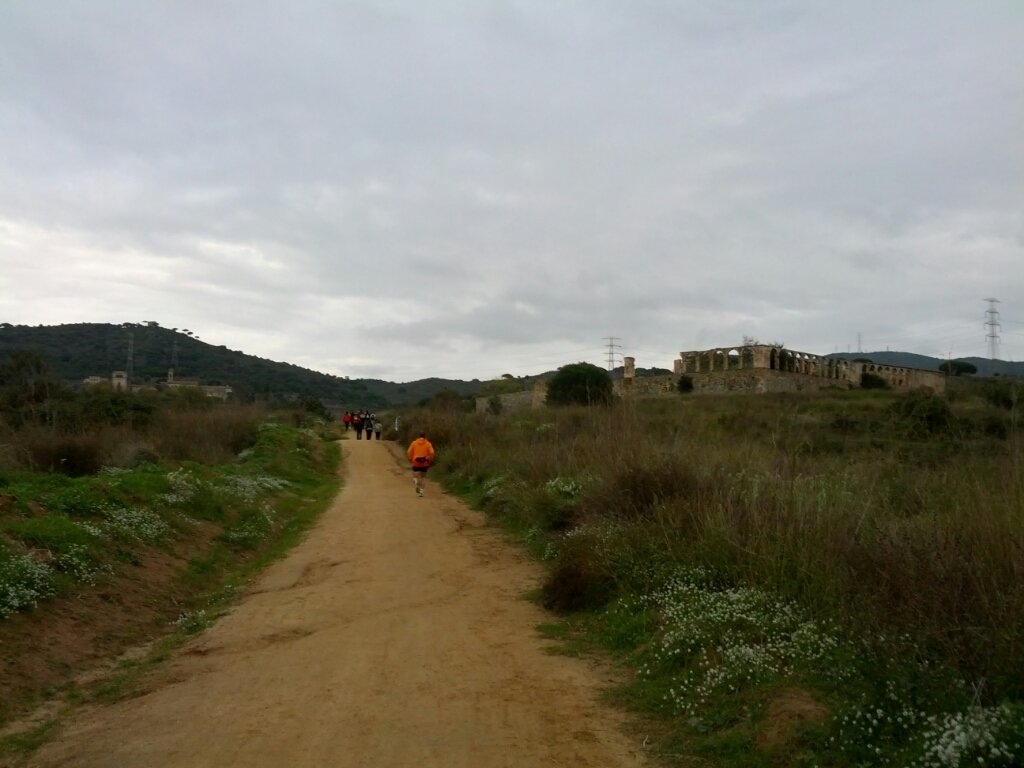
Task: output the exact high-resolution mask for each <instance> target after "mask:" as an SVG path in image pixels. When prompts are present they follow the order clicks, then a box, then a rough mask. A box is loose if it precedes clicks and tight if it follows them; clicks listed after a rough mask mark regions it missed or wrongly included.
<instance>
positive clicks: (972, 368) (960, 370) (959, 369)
mask: <svg viewBox="0 0 1024 768" xmlns="http://www.w3.org/2000/svg"><path fill="white" fill-rule="evenodd" d="M939 370H940V371H942V372H943V373H945V374H946V375H949V376H963V375H965V374H966V375H968V376H970V375H971V374H975V373H977V372H978V366H976V365H974V364H973V363H968V362H967V361H966V360H947V361H946V362H944V363H942V364H940V365H939Z"/></svg>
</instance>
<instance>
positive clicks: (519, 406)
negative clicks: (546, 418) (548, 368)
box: [476, 381, 548, 413]
mask: <svg viewBox="0 0 1024 768" xmlns="http://www.w3.org/2000/svg"><path fill="white" fill-rule="evenodd" d="M491 397H492V396H491V395H488V396H487V397H478V398H477V399H476V412H477V413H487V412H488V410H489V409H490V406H491ZM497 398H498V401H499V402H500V403H501V411H502V413H514V412H515V411H528V410H531V409H533V408H543V407H544V405H545V403H546V402H547V399H548V385H547V384H546V383H545V382H543V381H538V382H536V383H535V384H534V385H533V388H532V389H528V390H526V391H524V392H509V393H507V394H504V395H497Z"/></svg>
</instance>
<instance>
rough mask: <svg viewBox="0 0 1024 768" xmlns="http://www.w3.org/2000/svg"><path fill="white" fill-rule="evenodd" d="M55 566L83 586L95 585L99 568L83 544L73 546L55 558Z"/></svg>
mask: <svg viewBox="0 0 1024 768" xmlns="http://www.w3.org/2000/svg"><path fill="white" fill-rule="evenodd" d="M53 564H54V565H56V566H57V568H59V569H60V570H61V571H63V572H64V573H66V574H68V575H69V576H71V577H72V578H74V580H75V581H78V582H81V583H82V584H95V583H96V574H97V573H99V568H97V567H96V561H95V559H94V558H93V556H92V555H91V554H90V552H89V548H88V547H86V546H83V545H81V544H71V545H69V546H68V548H67V549H66V550H65V551H64V552H61V553H60V554H59V555H57V556H56V557H54V558H53Z"/></svg>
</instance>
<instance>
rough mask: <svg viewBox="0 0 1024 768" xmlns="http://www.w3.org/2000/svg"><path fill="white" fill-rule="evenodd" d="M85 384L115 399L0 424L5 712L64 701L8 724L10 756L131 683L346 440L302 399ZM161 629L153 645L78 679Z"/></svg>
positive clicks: (309, 502) (305, 502)
mask: <svg viewBox="0 0 1024 768" xmlns="http://www.w3.org/2000/svg"><path fill="white" fill-rule="evenodd" d="M90 397H91V398H92V401H95V402H100V403H105V404H106V405H105V406H104V407H103V408H101V409H100V414H99V415H97V414H95V413H94V414H93V415H92V416H91V417H90V418H88V419H84V420H83V419H81V418H79V419H63V420H60V421H58V420H45V421H48V422H49V423H39V420H38V419H29V420H26V419H18V418H10V419H7V420H6V425H2V424H0V661H2V665H0V690H3V691H4V695H3V697H2V702H0V703H2V706H0V726H3V725H4V722H5V721H6V720H9V719H12V718H14V717H16V716H18V715H20V714H21V713H24V712H25V711H27V709H28V708H30V707H32V706H34V705H36V704H38V703H39V702H40V701H42V700H44V699H48V700H49V701H50V703H51V705H52V704H53V703H54V702H57V703H58V704H61V706H57V707H52V706H51V707H48V710H49V712H50V713H51V714H56V715H57V716H56V717H47V718H44V719H42V720H40V721H38V722H33V723H31V724H30V725H31V727H28V728H25V729H19V730H18V731H17V732H14V733H9V734H7V735H6V736H5V737H4V738H3V739H0V755H3V754H9V755H10V754H17V753H21V752H24V751H27V750H31V749H32V748H33V747H35V746H36V745H37V744H38V743H40V742H41V741H42V740H45V738H47V737H48V736H49V735H50V733H51V732H52V731H53V728H54V723H55V721H59V719H60V717H59V715H60V712H61V710H62V709H63V704H65V703H66V704H67V705H68V706H70V705H71V704H74V703H75V702H79V701H82V700H95V699H109V698H116V697H118V696H121V695H126V694H127V693H128V692H130V690H131V689H132V685H133V684H134V682H135V681H136V678H138V676H139V673H140V672H141V671H143V670H145V669H146V668H147V667H148V666H150V665H151V664H152V663H154V662H156V661H159V660H160V659H162V658H164V657H165V656H166V655H167V653H168V652H169V651H170V650H171V649H172V648H173V647H175V645H177V644H179V643H180V642H181V640H182V639H183V638H184V637H186V636H187V635H189V634H192V633H195V632H197V631H199V630H201V629H202V628H203V627H204V626H206V625H207V624H208V623H209V622H210V621H212V620H213V619H214V618H215V617H216V616H217V615H218V614H219V612H221V611H222V610H223V609H224V608H225V607H226V606H227V605H228V604H229V603H230V602H231V600H232V599H233V596H234V594H235V590H236V588H237V587H238V586H239V585H240V584H242V583H243V582H244V581H245V580H246V579H247V578H248V577H249V576H251V574H252V573H253V572H254V571H255V570H257V569H258V568H260V567H262V566H263V565H265V564H266V563H267V562H269V561H270V560H271V559H273V558H275V557H277V556H279V555H280V554H281V553H282V552H283V551H284V550H285V549H287V548H288V547H289V546H290V545H292V544H294V543H295V541H296V540H297V539H298V537H299V535H300V534H301V532H302V531H303V530H305V529H306V528H308V527H309V525H310V524H311V523H312V522H313V520H314V519H315V518H316V516H317V515H318V514H319V513H320V512H321V511H322V510H323V509H325V508H326V506H327V503H328V501H329V500H330V499H331V498H332V497H333V495H334V493H335V491H336V489H337V485H338V473H337V467H338V462H339V460H340V452H339V451H338V448H337V445H336V444H334V443H332V442H328V441H327V440H325V439H324V437H325V436H326V437H330V435H328V434H325V435H321V434H319V432H320V431H322V430H320V429H319V428H317V429H314V428H311V427H309V426H302V424H303V423H305V421H306V420H305V419H304V418H303V417H299V416H297V415H296V414H270V413H268V412H266V411H265V410H263V409H260V408H255V407H235V406H216V407H211V406H210V405H209V404H208V403H205V402H202V401H196V400H195V399H192V400H189V399H188V398H185V399H180V398H173V397H171V398H160V397H155V396H153V397H150V398H149V399H148V400H139V399H133V398H130V397H125V396H123V395H122V396H118V395H111V394H104V395H99V396H97V395H93V396H90ZM79 399H80V400H81V398H79ZM80 406H81V403H80V402H79V403H78V406H76V409H78V410H80ZM67 407H68V406H67V405H66V404H65V406H64V409H65V410H67ZM94 410H95V409H94ZM133 410H134V411H139V413H135V414H134V416H132V411H133ZM126 414H127V417H126ZM5 415H6V414H5ZM54 421H57V424H56V425H55V424H54V423H53V422H54ZM12 422H14V423H15V424H16V427H15V426H10V424H11V423H12ZM62 422H63V424H64V426H63V427H61V426H60V424H61V423H62ZM43 470H57V471H43ZM59 470H63V471H59ZM155 638H162V639H160V640H159V642H157V643H156V644H155V645H153V646H152V648H151V649H150V650H149V652H148V653H147V654H145V655H143V656H142V657H139V658H136V659H134V660H132V661H125V662H123V663H121V664H120V665H118V666H117V667H116V668H115V669H114V670H113V671H112V673H111V674H108V675H104V676H101V677H100V678H99V679H93V680H92V682H90V683H88V684H85V683H81V682H80V681H79V682H76V677H77V676H79V674H80V673H81V671H82V670H83V669H88V668H90V667H93V666H95V665H96V664H97V663H100V662H102V661H104V660H107V659H110V658H113V657H116V655H117V654H119V653H121V652H123V651H124V650H125V649H127V648H129V647H132V646H134V645H137V644H139V643H142V642H146V641H148V640H152V639H155Z"/></svg>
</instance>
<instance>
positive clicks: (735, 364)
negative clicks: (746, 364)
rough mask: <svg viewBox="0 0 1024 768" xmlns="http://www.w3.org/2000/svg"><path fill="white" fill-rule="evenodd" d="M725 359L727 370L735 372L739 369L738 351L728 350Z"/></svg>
mask: <svg viewBox="0 0 1024 768" xmlns="http://www.w3.org/2000/svg"><path fill="white" fill-rule="evenodd" d="M726 359H727V360H728V364H729V370H730V371H733V370H737V369H739V367H740V353H739V350H736V349H730V350H729V351H728V352H727V353H726Z"/></svg>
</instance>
